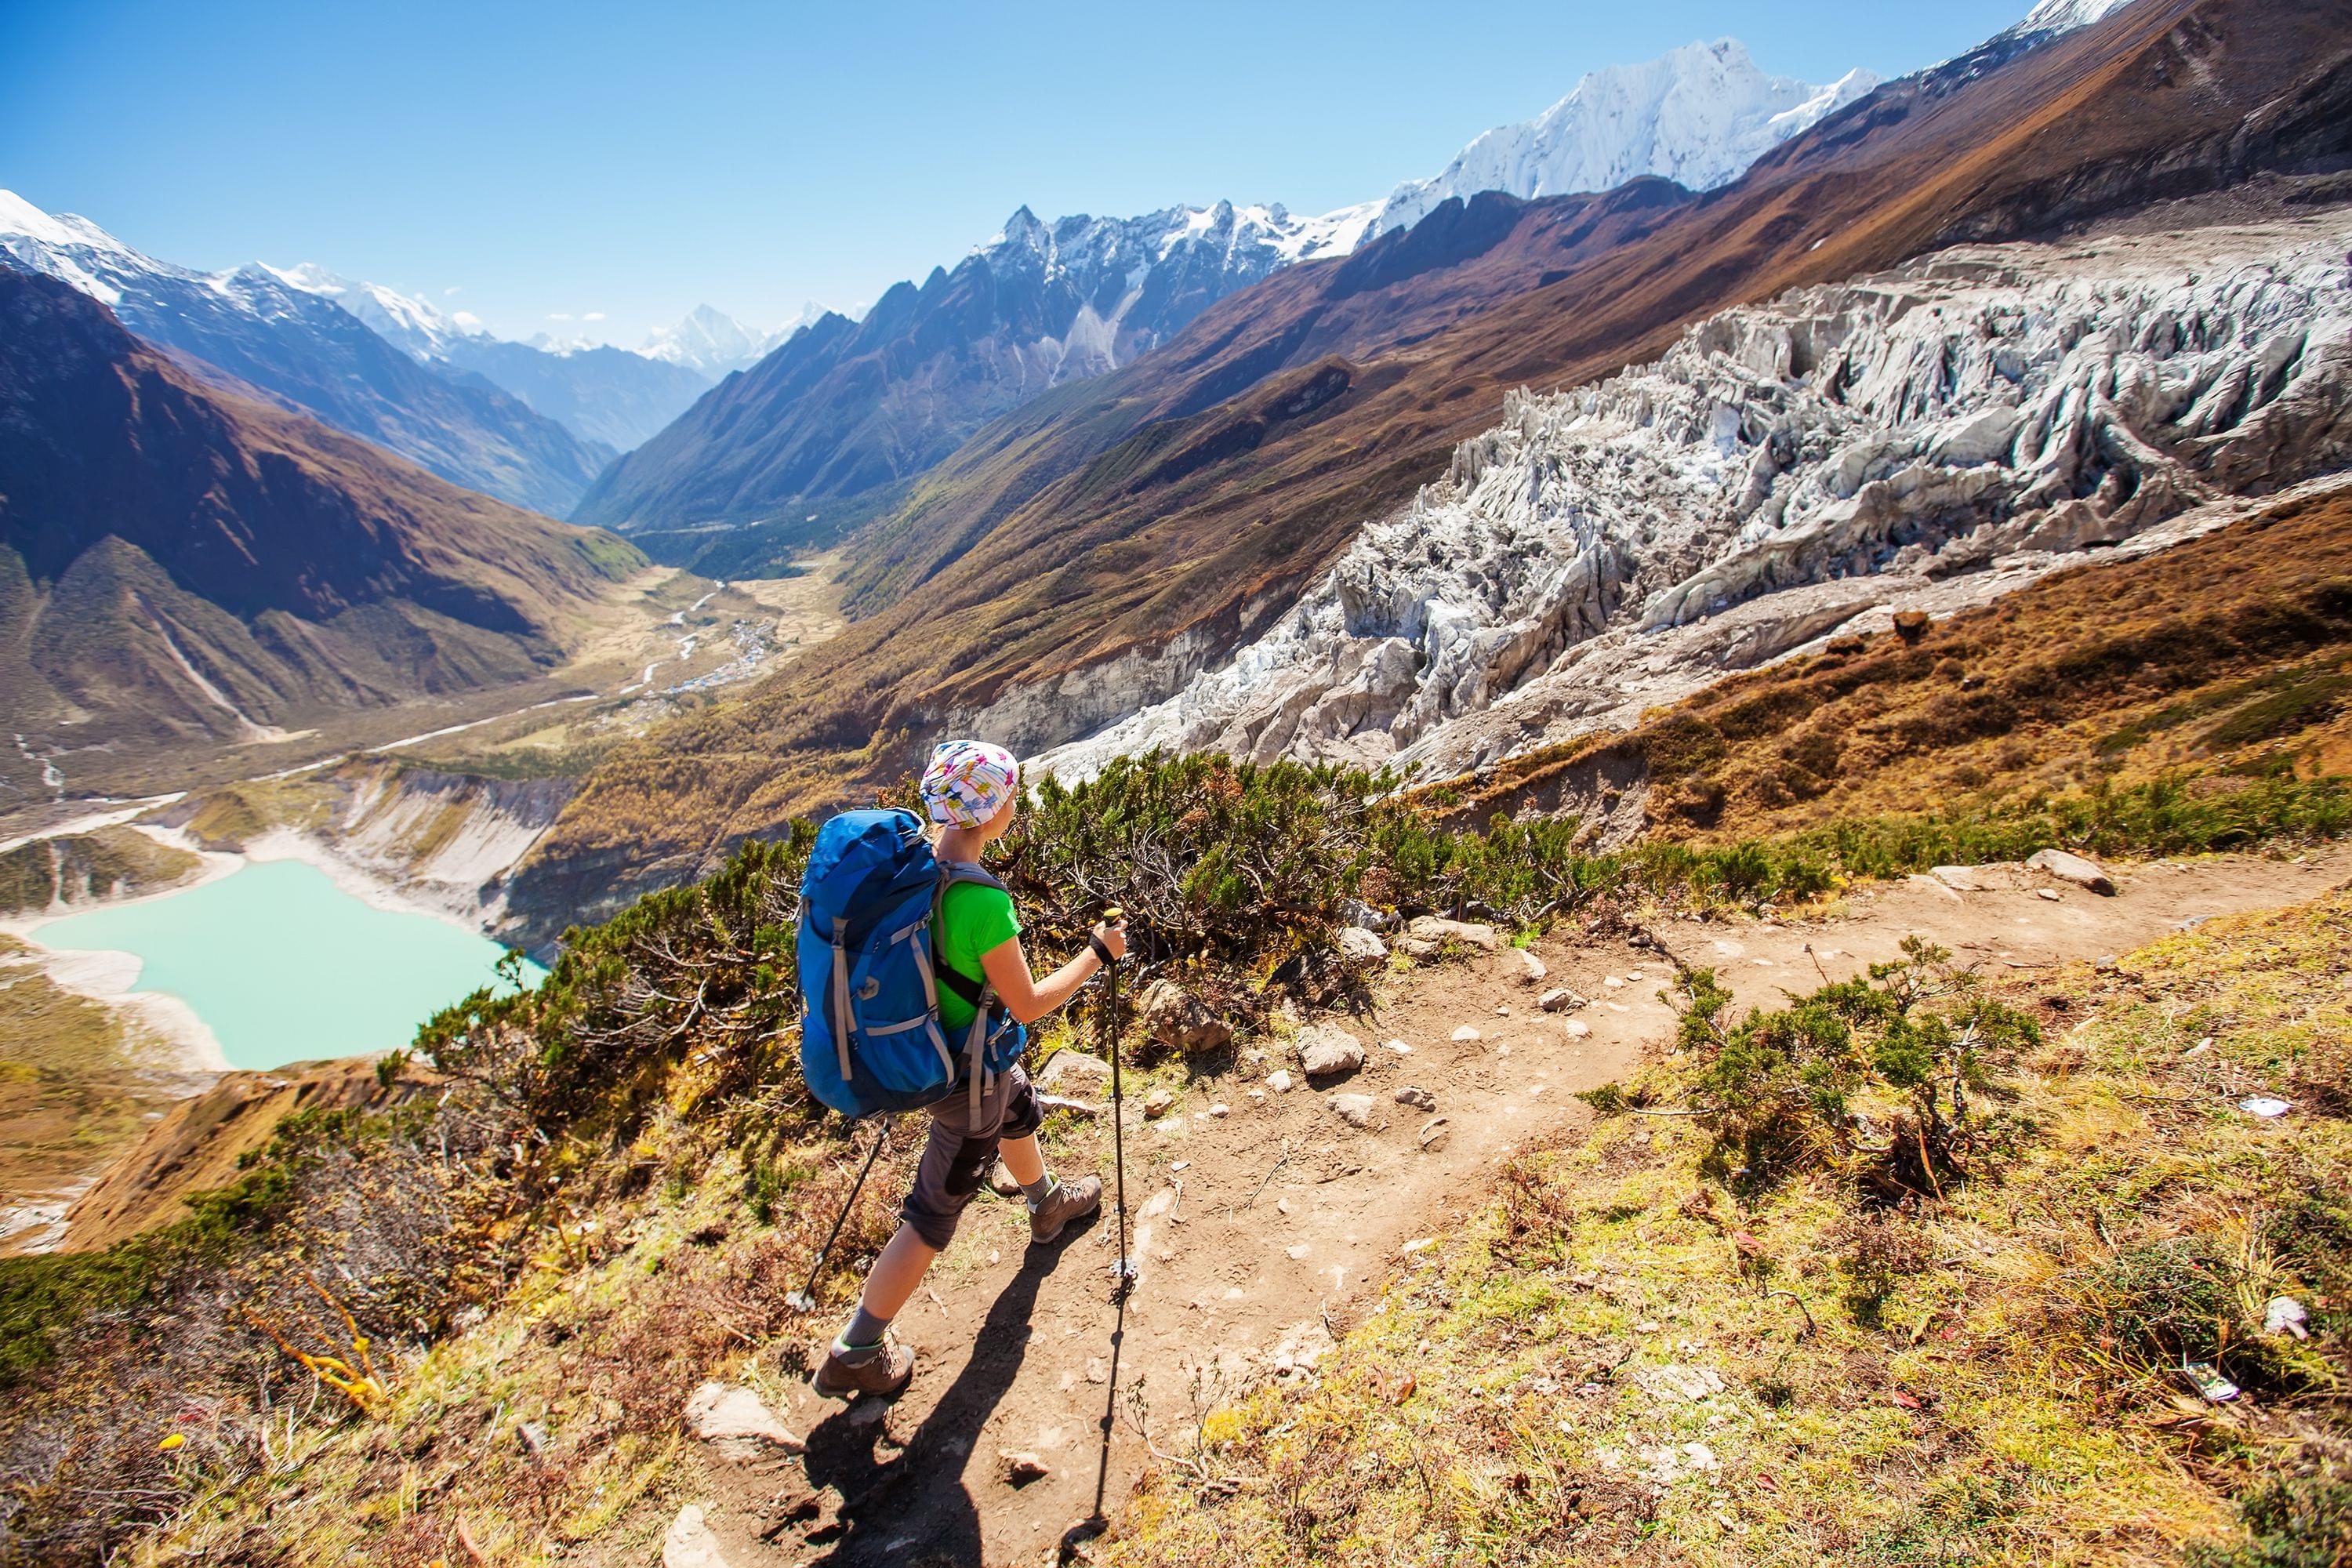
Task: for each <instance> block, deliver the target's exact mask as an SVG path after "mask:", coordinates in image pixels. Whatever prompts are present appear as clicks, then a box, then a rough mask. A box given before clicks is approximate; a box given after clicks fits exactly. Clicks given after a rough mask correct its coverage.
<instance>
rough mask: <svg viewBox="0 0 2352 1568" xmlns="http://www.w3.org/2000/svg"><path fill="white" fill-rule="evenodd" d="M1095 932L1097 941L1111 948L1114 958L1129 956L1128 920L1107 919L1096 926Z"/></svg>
mask: <svg viewBox="0 0 2352 1568" xmlns="http://www.w3.org/2000/svg"><path fill="white" fill-rule="evenodd" d="M1094 934H1095V937H1096V939H1097V941H1099V942H1101V943H1102V944H1103V945H1104V946H1105V947H1107V948H1108V949H1110V955H1111V956H1112V957H1113V958H1125V957H1126V956H1127V922H1126V921H1104V922H1103V923H1102V924H1101V925H1098V926H1097V927H1095V931H1094Z"/></svg>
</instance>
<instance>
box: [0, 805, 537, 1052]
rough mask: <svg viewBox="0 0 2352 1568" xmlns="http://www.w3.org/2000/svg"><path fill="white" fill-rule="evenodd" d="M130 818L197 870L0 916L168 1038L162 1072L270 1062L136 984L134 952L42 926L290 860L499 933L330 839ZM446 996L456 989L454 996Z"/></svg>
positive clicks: (396, 909)
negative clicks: (72, 944)
mask: <svg viewBox="0 0 2352 1568" xmlns="http://www.w3.org/2000/svg"><path fill="white" fill-rule="evenodd" d="M128 826H131V828H132V829H133V830H134V831H136V832H138V833H141V834H142V835H144V836H146V837H149V838H152V839H153V840H154V841H155V842H157V843H159V844H163V845H168V846H170V847H174V848H179V849H184V850H187V851H189V852H190V853H193V854H194V855H196V856H197V857H198V858H200V860H201V861H202V863H203V864H202V868H201V869H200V870H199V871H198V872H197V873H196V874H195V875H194V876H192V877H190V878H188V879H186V880H184V881H181V882H176V883H173V885H172V886H170V887H168V888H162V889H154V890H152V891H142V892H139V893H134V894H131V895H127V896H125V897H121V898H108V899H99V900H91V901H89V902H87V903H78V904H74V905H71V906H68V907H52V908H51V909H49V910H44V911H42V912H41V913H39V914H35V915H25V916H13V917H9V918H7V919H5V920H0V933H5V934H7V935H10V936H14V937H16V938H17V939H19V940H20V941H22V942H24V943H25V944H26V948H27V949H28V950H29V951H30V952H31V954H32V955H33V958H34V961H35V963H36V964H37V967H38V968H39V969H40V971H41V972H42V973H44V974H46V975H47V977H48V979H49V980H50V982H51V983H52V984H55V985H57V986H58V988H59V989H60V990H64V991H68V992H71V993H73V994H77V995H79V996H84V997H87V998H89V1000H91V1001H94V1002H97V1003H99V1004H100V1005H103V1006H107V1007H110V1008H118V1009H121V1010H123V1011H124V1012H126V1013H128V1014H129V1015H130V1016H131V1022H132V1023H134V1024H135V1025H136V1026H138V1028H139V1030H140V1031H141V1032H142V1033H143V1035H145V1036H146V1037H152V1038H155V1039H157V1040H160V1041H161V1042H163V1044H164V1045H165V1046H166V1047H169V1050H170V1055H169V1056H168V1057H166V1058H163V1059H158V1060H155V1061H153V1062H152V1063H151V1064H150V1065H152V1067H154V1068H156V1069H158V1070H161V1071H165V1072H172V1073H185V1074H196V1075H216V1074H220V1073H224V1072H232V1071H241V1070H243V1071H252V1070H265V1071H266V1070H270V1069H268V1068H240V1067H238V1066H237V1064H236V1063H235V1062H233V1061H232V1060H231V1059H230V1058H229V1055H228V1052H227V1050H226V1047H224V1046H223V1045H222V1043H221V1041H220V1038H219V1037H218V1036H217V1035H216V1034H215V1032H214V1029H213V1027H212V1026H211V1024H209V1023H208V1022H207V1021H206V1020H205V1017H204V1016H203V1015H202V1013H200V1012H199V1011H198V1009H197V1008H196V1007H195V1005H194V1004H192V1003H190V1002H189V1001H188V1000H187V999H185V998H184V997H183V996H181V995H179V994H176V993H174V992H172V991H169V990H164V989H150V990H142V989H140V988H139V985H140V982H141V980H142V977H143V975H144V973H145V971H146V968H147V961H146V960H145V959H143V958H142V957H141V955H139V954H138V953H135V952H128V951H124V950H121V949H116V948H59V947H52V946H51V945H49V944H48V943H47V942H44V941H42V939H41V936H40V931H41V930H42V929H43V928H45V927H47V926H50V925H54V924H56V923H58V922H60V921H65V920H68V919H72V918H75V917H78V916H81V915H87V914H93V913H99V912H110V911H119V910H126V909H131V908H133V907H136V906H140V905H145V904H152V903H156V902H159V901H161V900H167V899H173V898H180V897H184V896H186V895H187V894H190V893H192V892H194V891H196V890H197V889H201V888H204V887H205V886H207V885H209V884H212V883H215V882H218V881H220V880H222V879H225V878H227V877H231V876H234V875H236V873H237V872H239V871H242V870H245V869H247V868H251V867H256V866H267V865H273V864H278V863H281V862H286V861H294V862H298V863H299V864H302V865H305V866H308V867H310V868H311V869H313V870H315V871H317V872H319V873H320V875H321V876H323V877H324V878H326V879H327V880H328V881H329V882H330V883H331V885H332V886H333V887H334V889H336V890H337V891H338V892H340V893H341V894H343V895H345V896H347V897H349V898H351V899H352V900H355V901H357V902H359V903H362V904H364V905H366V906H367V907H368V908H370V909H372V910H380V911H383V912H384V913H389V914H398V915H408V916H422V917H425V918H426V919H429V920H431V921H434V922H435V923H436V924H437V925H440V926H444V927H447V928H450V929H454V930H457V931H464V932H466V933H467V935H469V936H472V937H475V938H478V939H479V940H481V941H484V942H495V941H496V939H495V938H494V937H492V936H490V935H489V933H488V931H486V930H485V929H484V926H483V923H482V922H481V921H468V920H466V919H464V918H462V917H461V916H460V915H459V914H458V913H457V911H456V910H452V909H450V908H449V907H447V906H446V905H445V904H441V903H436V902H435V901H434V900H429V899H424V898H418V897H415V896H414V895H412V894H410V893H408V892H406V891H404V889H400V888H399V887H397V886H395V885H394V884H393V883H392V882H390V881H389V880H387V879H384V878H383V877H382V876H380V875H378V874H376V873H374V872H373V871H371V870H370V869H368V868H365V867H362V866H360V865H357V864H354V863H353V862H352V860H351V859H349V858H346V857H344V856H342V855H340V854H338V853H337V852H336V850H335V849H334V847H332V846H331V845H328V844H326V843H323V842H320V840H318V839H316V838H313V837H310V836H309V835H306V834H303V833H301V832H299V831H298V830H295V829H291V828H276V829H272V830H271V831H269V832H268V833H266V834H262V835H259V836H257V837H255V838H254V839H253V840H251V841H250V842H249V843H247V845H245V846H244V847H241V848H239V849H234V850H220V849H208V848H205V847H203V846H202V845H201V844H199V843H197V842H196V841H195V840H194V838H193V837H191V836H190V835H189V834H188V833H187V832H186V831H185V830H184V829H182V828H176V827H163V826H155V825H153V824H147V823H139V822H131V823H130V824H128ZM39 837H59V835H57V834H47V835H41V836H39ZM499 945H501V946H503V945H504V944H502V943H501V944H499ZM450 1000H451V1001H455V1000H457V998H456V997H455V996H454V995H453V996H452V997H451V998H450ZM424 1021H425V1019H424V1017H423V1016H419V1017H418V1018H416V1019H415V1020H414V1022H415V1024H422V1023H423V1022H424ZM397 1048H398V1047H374V1048H372V1049H367V1050H360V1051H349V1052H331V1051H330V1052H320V1051H309V1052H305V1053H304V1054H303V1055H302V1056H301V1057H300V1058H296V1059H305V1060H308V1059H333V1058H344V1057H367V1056H376V1055H382V1054H383V1052H384V1051H386V1050H390V1049H397Z"/></svg>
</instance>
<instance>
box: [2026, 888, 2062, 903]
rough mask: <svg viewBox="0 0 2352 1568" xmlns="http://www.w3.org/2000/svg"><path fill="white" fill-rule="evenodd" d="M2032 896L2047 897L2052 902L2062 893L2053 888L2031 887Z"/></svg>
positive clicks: (2058, 898) (2059, 897)
mask: <svg viewBox="0 0 2352 1568" xmlns="http://www.w3.org/2000/svg"><path fill="white" fill-rule="evenodd" d="M2033 896H2034V897H2035V898H2037V899H2047V900H2050V901H2051V902H2052V903H2053V904H2054V903H2056V902H2058V900H2060V899H2061V898H2063V896H2064V895H2063V894H2062V893H2060V892H2059V891H2058V889H2055V888H2036V889H2033Z"/></svg>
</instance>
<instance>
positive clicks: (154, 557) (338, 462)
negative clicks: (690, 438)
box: [0, 268, 642, 744]
mask: <svg viewBox="0 0 2352 1568" xmlns="http://www.w3.org/2000/svg"><path fill="white" fill-rule="evenodd" d="M0 474H5V476H6V479H5V495H0V666H5V668H6V669H7V670H8V671H10V672H12V678H11V679H9V680H8V681H7V682H6V683H5V687H0V721H5V725H6V726H7V727H8V728H10V729H13V730H19V731H41V730H44V729H46V728H47V726H48V725H50V724H54V723H59V722H65V721H70V722H72V723H73V724H74V725H75V729H74V731H72V733H73V737H74V739H75V741H76V742H79V743H84V744H89V743H95V742H100V741H104V740H114V739H118V738H127V739H131V740H134V741H135V740H141V739H148V740H154V739H169V738H206V737H210V738H225V739H226V738H236V737H238V736H240V735H242V734H245V733H247V732H248V731H249V727H250V726H251V725H252V724H256V723H258V724H281V725H282V724H289V723H292V722H299V721H303V720H305V719H306V718H307V717H309V716H310V715H314V714H317V713H320V712H322V711H326V710H334V709H339V708H344V707H350V706H360V705H369V704H373V703H378V702H384V701H391V700H397V699H400V698H403V697H407V696H414V695H416V694H417V693H420V692H441V691H451V690H461V689H470V688H474V687H478V686H483V685H488V684H491V683H494V682H498V681H504V680H512V679H519V678H520V677H523V676H527V675H530V674H532V673H535V672H536V671H537V670H539V669H540V668H543V667H544V666H546V665H548V664H550V663H551V662H552V661H553V660H554V658H556V657H557V656H558V654H559V653H560V647H559V644H560V640H561V637H562V634H563V632H564V631H565V630H566V628H567V627H568V626H569V624H570V620H571V618H572V617H573V616H576V615H577V614H578V613H579V611H580V610H581V608H582V607H583V605H585V604H586V603H587V602H588V601H589V600H590V599H591V598H593V596H595V595H597V594H598V593H599V592H600V591H601V590H602V589H603V588H604V585H605V584H607V583H609V582H611V581H612V580H614V579H615V578H616V577H618V576H619V575H620V574H623V573H624V572H625V571H627V570H628V569H630V568H631V567H633V566H635V565H637V564H641V563H642V558H641V557H640V556H638V555H637V553H636V552H635V551H634V550H633V549H631V548H630V547H629V546H627V545H625V544H623V543H621V542H619V541H617V540H615V539H613V538H612V537H611V536H609V535H606V534H602V533H598V532H594V531H589V530H584V529H578V528H572V527H570V526H567V525H565V524H563V523H560V522H556V521H552V520H551V519H548V518H544V517H541V516H539V515H538V514H536V513H534V512H528V511H524V510H521V509H520V508H517V507H512V506H509V505H506V504H505V503H503V502H500V501H496V500H490V499H489V498H488V497H487V496H481V495H477V494H475V493H474V492H473V491H471V490H465V489H458V488H457V486H455V485H452V484H449V483H446V482H445V481H443V480H441V479H436V478H434V477H433V476H432V475H430V474H428V473H426V472H425V471H424V470H423V469H421V468H416V467H415V466H414V465H413V464H410V463H408V462H406V461H404V460H403V459H401V458H396V457H394V456H392V455H391V454H389V453H387V452H384V451H383V450H381V449H379V448H378V447H373V446H371V445H369V444H368V443H366V442H364V441H362V440H359V439H357V438H355V437H350V436H345V435H343V434H341V433H340V432H337V431H334V430H331V429H329V428H327V427H326V426H322V425H320V424H318V423H316V422H315V421H313V420H311V419H309V418H306V417H304V416H300V415H296V414H289V413H287V412H284V411H282V410H280V409H278V408H275V407H271V406H268V405H265V404H263V403H260V402H257V401H253V400H249V399H247V398H244V397H240V396H238V395H235V394H233V393H228V392H225V391H223V390H221V389H220V388H218V387H215V386H214V385H211V384H207V383H205V382H204V381H202V380H200V379H198V378H197V377H196V376H195V375H194V374H192V373H191V372H189V371H188V370H186V369H185V368H184V367H183V366H181V365H180V364H178V363H175V362H173V361H172V360H171V359H168V358H166V357H165V356H164V355H163V354H161V353H158V352H156V351H155V350H153V349H151V348H150V347H148V346H147V345H146V344H144V343H142V342H140V341H139V340H138V339H136V338H134V337H132V336H131V334H130V333H129V332H127V331H123V329H122V328H121V325H120V324H119V323H118V322H117V321H115V319H114V318H113V316H112V315H111V314H110V312H108V310H106V309H105V307H103V306H102V305H100V304H99V303H97V302H96V301H95V300H90V299H89V298H87V297H86V296H84V295H82V294H80V293H79V292H77V291H76V290H74V289H70V288H68V287H67V286H66V285H64V284H62V283H58V282H57V281H55V280H54V279H48V278H47V277H42V276H39V275H37V274H31V273H26V272H22V271H18V270H16V269H13V268H0ZM240 715H242V717H241V718H240Z"/></svg>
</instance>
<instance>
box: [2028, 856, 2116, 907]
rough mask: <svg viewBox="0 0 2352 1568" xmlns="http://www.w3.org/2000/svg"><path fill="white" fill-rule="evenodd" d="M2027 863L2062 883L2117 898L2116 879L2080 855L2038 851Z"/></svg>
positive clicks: (2095, 863)
mask: <svg viewBox="0 0 2352 1568" xmlns="http://www.w3.org/2000/svg"><path fill="white" fill-rule="evenodd" d="M2025 863H2026V864H2027V865H2028V866H2031V867H2032V868H2034V869H2035V870H2037V871H2046V872H2048V873H2049V874H2050V875H2051V876H2053V877H2055V878H2057V879H2059V880H2060V881H2062V882H2072V883H2074V885H2075V886H2077V887H2081V888H2088V889H2091V891H2093V892H2095V893H2097V894H2099V895H2100V896H2102V897H2104V898H2113V897H2114V896H2115V891H2116V879H2114V878H2113V877H2110V876H2108V875H2107V873H2106V871H2105V868H2102V867H2101V866H2099V865H2098V864H2097V862H2095V861H2091V860H2085V859H2084V858H2083V857H2081V856H2080V855H2070V854H2068V853H2067V852H2066V851H2065V850H2063V849H2037V850H2035V851H2034V852H2033V853H2032V855H2030V856H2028V857H2027V858H2026V861H2025Z"/></svg>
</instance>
